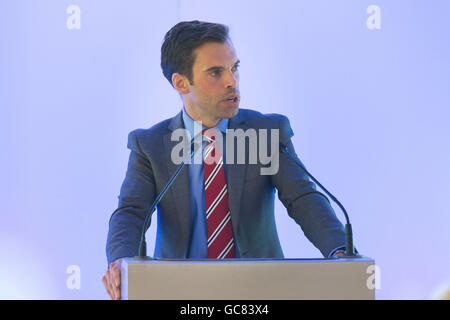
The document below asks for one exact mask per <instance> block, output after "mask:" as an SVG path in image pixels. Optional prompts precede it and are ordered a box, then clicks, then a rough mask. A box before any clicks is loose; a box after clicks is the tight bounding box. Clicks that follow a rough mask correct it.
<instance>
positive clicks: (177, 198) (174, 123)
mask: <svg viewBox="0 0 450 320" xmlns="http://www.w3.org/2000/svg"><path fill="white" fill-rule="evenodd" d="M168 128H169V130H170V132H169V133H167V134H165V135H164V136H163V142H164V148H165V157H166V163H167V173H168V176H167V181H169V179H170V177H172V175H173V174H174V172H175V171H176V170H177V168H178V166H179V164H175V163H173V161H172V159H171V153H172V150H173V148H174V147H175V146H176V145H177V144H179V143H180V142H179V141H171V135H172V131H174V130H176V129H179V128H184V126H183V121H182V113H181V112H180V113H179V114H177V115H176V116H175V117H174V118H172V120H171V121H170V123H169V126H168ZM185 141H188V139H187V138H186V140H185ZM170 192H171V195H172V199H174V202H175V206H176V208H177V212H178V213H179V214H176V219H177V220H178V223H179V225H180V228H179V230H181V234H179V235H178V236H179V237H180V242H179V243H180V244H182V245H183V247H182V248H180V249H181V250H182V253H181V256H186V254H187V250H188V246H189V239H190V229H191V228H190V225H191V222H190V221H191V210H190V208H191V202H190V190H189V171H188V166H185V167H184V168H183V169H182V170H181V171H180V173H179V175H178V177H177V179H176V181H175V182H174V183H173V184H172V186H171V187H170Z"/></svg>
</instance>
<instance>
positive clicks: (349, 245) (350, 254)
mask: <svg viewBox="0 0 450 320" xmlns="http://www.w3.org/2000/svg"><path fill="white" fill-rule="evenodd" d="M280 150H281V152H283V153H284V154H286V155H287V156H288V157H289V158H291V159H292V160H293V161H294V162H295V164H296V165H298V166H299V167H300V168H302V169H303V171H305V173H306V174H307V175H308V176H309V177H310V178H311V179H312V180H313V181H314V182H315V183H316V184H317V185H318V186H319V187H320V188H321V189H322V190H323V191H325V193H326V194H327V195H328V196H329V197H330V198H331V199H332V200H333V201H334V202H335V203H336V204H337V205H338V206H339V208H341V210H342V212H343V213H344V215H345V220H346V224H345V247H346V248H345V256H343V257H344V258H360V257H361V256H360V255H358V254H356V253H355V248H354V246H353V231H352V225H351V224H350V219H349V217H348V214H347V211H346V210H345V208H344V206H343V205H342V204H341V203H340V202H339V201H338V200H337V199H336V198H335V197H334V196H333V195H332V194H331V193H330V192H329V191H328V190H327V189H325V187H324V186H322V184H321V183H320V182H319V181H317V179H316V178H314V177H313V176H312V174H310V173H309V172H308V170H306V168H305V167H304V166H303V165H302V163H301V162H300V161H299V160H298V159H296V158H295V157H294V156H292V154H291V153H290V152H289V151H288V149H287V146H286V145H284V144H283V143H280Z"/></svg>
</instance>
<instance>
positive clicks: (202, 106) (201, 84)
mask: <svg viewBox="0 0 450 320" xmlns="http://www.w3.org/2000/svg"><path fill="white" fill-rule="evenodd" d="M238 64H239V60H238V59H237V57H236V53H235V51H234V48H233V44H232V43H231V40H230V38H229V36H228V27H227V26H225V25H222V24H216V23H208V22H200V21H190V22H180V23H178V24H177V25H175V26H174V27H173V28H172V29H170V30H169V32H167V34H166V36H165V38H164V43H163V45H162V47H161V68H162V70H163V73H164V76H165V77H166V78H167V80H168V81H169V82H170V83H171V84H172V86H173V87H174V88H175V89H176V90H177V91H178V92H179V93H180V94H181V96H182V99H183V102H184V105H185V108H186V111H187V112H188V114H189V115H190V116H191V117H192V118H193V119H194V120H197V121H202V122H203V124H204V125H205V126H207V127H212V126H214V125H215V124H217V122H218V121H220V119H221V118H232V117H234V116H235V115H236V114H237V112H238V107H239V100H240V97H239V73H238V70H237V68H238ZM230 98H231V99H230Z"/></svg>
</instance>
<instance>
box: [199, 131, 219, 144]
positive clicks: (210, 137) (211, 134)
mask: <svg viewBox="0 0 450 320" xmlns="http://www.w3.org/2000/svg"><path fill="white" fill-rule="evenodd" d="M218 134H220V131H219V130H217V129H215V128H206V129H203V130H202V135H203V136H204V137H205V138H206V139H207V140H208V141H209V142H213V141H216V136H217V135H218Z"/></svg>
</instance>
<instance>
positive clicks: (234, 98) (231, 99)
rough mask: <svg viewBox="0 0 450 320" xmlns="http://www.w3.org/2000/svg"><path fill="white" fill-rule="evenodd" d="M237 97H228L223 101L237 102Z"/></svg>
mask: <svg viewBox="0 0 450 320" xmlns="http://www.w3.org/2000/svg"><path fill="white" fill-rule="evenodd" d="M238 99H239V98H238V96H237V95H233V96H229V97H228V98H226V99H225V101H227V102H237V101H238Z"/></svg>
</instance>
